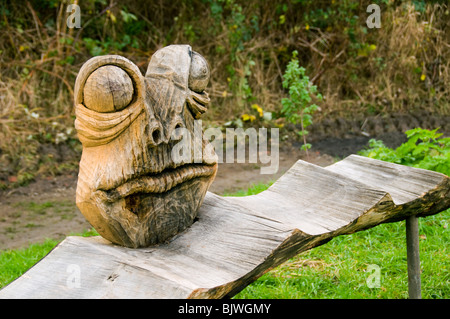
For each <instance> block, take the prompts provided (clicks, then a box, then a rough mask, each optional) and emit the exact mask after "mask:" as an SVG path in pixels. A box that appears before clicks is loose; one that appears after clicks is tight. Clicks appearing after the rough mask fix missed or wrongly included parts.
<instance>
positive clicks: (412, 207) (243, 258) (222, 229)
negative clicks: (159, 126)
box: [0, 156, 450, 298]
mask: <svg viewBox="0 0 450 319" xmlns="http://www.w3.org/2000/svg"><path fill="white" fill-rule="evenodd" d="M360 170H361V171H363V172H364V174H359V173H358V171H360ZM362 176H363V178H362ZM351 177H352V178H351ZM354 178H357V179H359V180H360V181H358V180H355V179H354ZM366 182H367V183H366ZM374 183H375V184H376V185H371V184H374ZM396 185H398V186H399V187H400V190H399V191H396V188H395V187H397V186H396ZM408 185H411V188H410V189H409V188H408ZM386 189H392V190H394V194H395V195H394V196H392V197H391V195H390V194H389V193H387V192H386ZM393 198H395V200H397V202H395V200H393ZM448 207H450V180H449V178H448V177H447V176H445V175H443V174H439V173H434V172H429V171H425V170H420V169H415V168H410V167H404V166H400V165H395V164H389V163H385V162H381V161H377V160H370V159H365V158H361V157H359V156H350V157H348V158H346V159H344V160H343V161H341V162H339V163H337V164H335V165H332V166H330V167H328V168H321V167H318V166H315V165H313V164H309V163H306V162H303V161H298V162H297V163H296V164H295V165H294V166H293V167H292V168H291V169H290V170H289V171H288V172H287V173H286V174H285V175H283V176H282V177H281V178H280V179H279V180H278V181H277V182H275V183H274V184H273V185H272V186H271V187H270V188H269V189H268V190H266V191H264V192H262V193H260V194H258V195H254V196H248V197H244V198H239V197H236V198H232V197H220V196H217V195H214V194H212V193H207V195H206V197H205V199H204V202H203V204H202V206H201V208H200V210H199V213H198V216H197V221H196V222H195V223H194V224H193V225H192V226H191V227H189V228H187V229H186V230H184V231H183V232H182V233H180V234H178V235H176V236H175V237H173V238H171V239H169V240H168V241H167V242H166V243H161V244H159V245H156V246H153V247H149V248H138V249H130V248H126V247H121V246H117V245H114V244H111V243H110V242H109V241H107V240H105V239H103V238H101V237H91V238H82V237H68V238H67V239H66V240H64V241H63V242H62V243H61V244H59V245H58V246H57V247H56V248H55V249H54V250H53V251H52V252H51V253H50V254H49V255H48V256H47V257H45V258H44V259H42V260H41V261H40V262H39V263H38V264H36V265H35V266H34V267H33V268H31V269H30V270H29V271H28V272H26V273H25V274H24V275H23V276H22V277H20V278H18V279H17V280H15V281H14V282H12V283H11V284H10V285H8V286H7V287H5V288H4V289H3V290H1V291H0V298H222V297H231V296H233V295H234V294H236V293H237V292H239V291H240V290H242V289H243V288H244V287H246V286H247V285H248V284H250V283H251V282H253V281H254V280H256V279H257V278H258V277H259V276H261V275H262V274H264V273H265V272H267V271H268V270H270V269H272V268H273V267H276V266H277V265H280V264H281V263H283V262H284V261H286V260H287V259H289V258H291V257H292V256H294V255H296V254H297V253H299V252H302V251H305V250H308V249H311V248H313V247H316V246H319V245H322V244H324V243H326V242H328V241H329V240H331V239H332V238H334V237H336V236H339V235H345V234H350V233H353V232H356V231H360V230H364V229H367V228H370V227H374V226H376V225H378V224H381V223H384V222H392V221H394V220H400V219H405V218H407V217H409V216H414V215H416V216H427V215H430V214H436V213H438V212H440V211H441V210H443V209H446V208H448ZM72 269H79V272H76V274H78V275H79V281H78V282H77V283H79V285H77V286H75V287H74V285H72V284H71V280H72V279H73V273H72V272H71V270H72ZM68 271H69V272H68Z"/></svg>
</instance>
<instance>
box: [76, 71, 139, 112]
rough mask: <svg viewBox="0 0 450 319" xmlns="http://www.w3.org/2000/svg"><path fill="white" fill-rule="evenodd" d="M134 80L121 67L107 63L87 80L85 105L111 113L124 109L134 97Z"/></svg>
mask: <svg viewBox="0 0 450 319" xmlns="http://www.w3.org/2000/svg"><path fill="white" fill-rule="evenodd" d="M133 93H134V89H133V82H132V81H131V78H130V76H129V75H128V74H127V73H126V72H125V71H124V70H122V69H121V68H119V67H117V66H114V65H105V66H102V67H100V68H98V69H97V70H95V71H94V72H92V73H91V75H90V76H89V77H88V79H87V80H86V85H85V87H84V89H83V95H84V105H85V106H86V107H87V108H88V109H90V110H93V111H96V112H100V113H111V112H116V111H120V110H122V109H124V108H125V107H127V106H128V105H129V104H130V103H131V100H132V99H133Z"/></svg>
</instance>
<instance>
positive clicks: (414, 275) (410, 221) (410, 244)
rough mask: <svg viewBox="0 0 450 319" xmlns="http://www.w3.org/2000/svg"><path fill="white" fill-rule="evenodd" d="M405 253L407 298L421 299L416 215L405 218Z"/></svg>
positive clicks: (417, 220)
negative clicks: (406, 262)
mask: <svg viewBox="0 0 450 319" xmlns="http://www.w3.org/2000/svg"><path fill="white" fill-rule="evenodd" d="M406 254H407V261H408V293H409V298H410V299H422V294H421V289H420V255H419V219H418V218H417V217H416V216H410V217H408V218H406Z"/></svg>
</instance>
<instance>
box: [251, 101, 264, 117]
mask: <svg viewBox="0 0 450 319" xmlns="http://www.w3.org/2000/svg"><path fill="white" fill-rule="evenodd" d="M252 109H254V110H256V112H258V114H259V116H260V117H262V116H263V115H264V111H263V109H262V108H261V107H260V106H259V105H258V104H253V105H252Z"/></svg>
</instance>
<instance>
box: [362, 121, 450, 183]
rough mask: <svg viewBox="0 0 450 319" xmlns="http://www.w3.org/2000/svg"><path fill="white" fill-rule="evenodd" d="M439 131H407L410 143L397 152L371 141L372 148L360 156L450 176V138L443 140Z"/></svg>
mask: <svg viewBox="0 0 450 319" xmlns="http://www.w3.org/2000/svg"><path fill="white" fill-rule="evenodd" d="M438 130H439V129H438V128H437V129H435V130H432V131H430V130H425V129H422V128H415V129H412V130H409V131H406V132H405V133H406V136H407V137H408V141H407V142H405V143H403V144H402V145H400V146H399V147H397V148H396V149H395V150H394V149H391V148H388V147H386V146H385V145H384V144H383V142H382V141H378V140H375V139H371V140H370V141H369V145H370V148H369V149H367V150H363V151H360V152H359V154H360V155H363V156H368V157H371V158H375V159H379V160H383V161H387V162H392V163H397V164H402V165H407V166H412V167H418V168H423V169H428V170H432V171H436V172H440V173H443V174H445V175H450V138H449V137H446V138H441V136H442V133H437V131H438Z"/></svg>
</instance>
